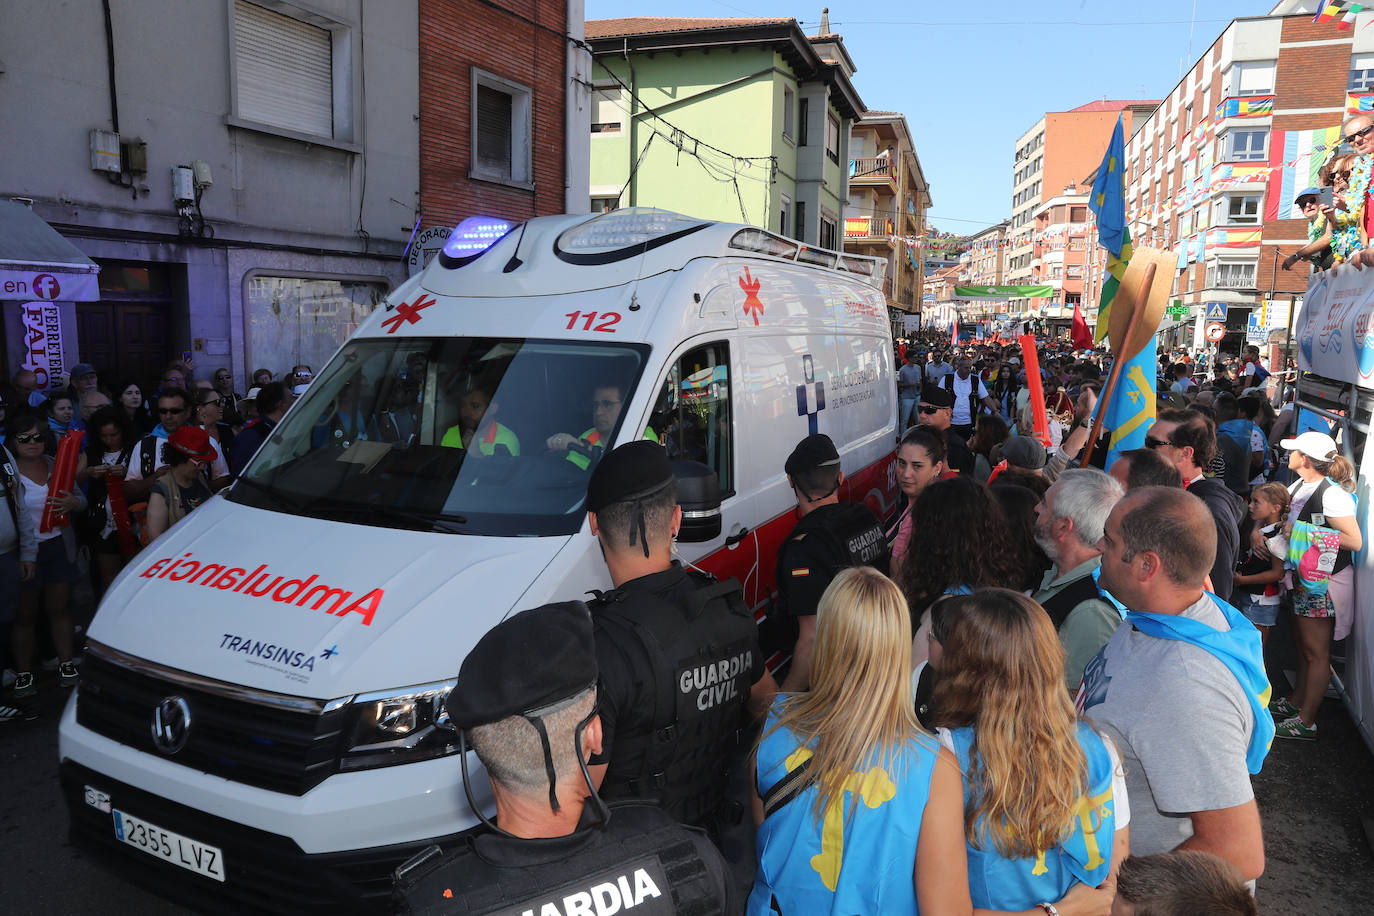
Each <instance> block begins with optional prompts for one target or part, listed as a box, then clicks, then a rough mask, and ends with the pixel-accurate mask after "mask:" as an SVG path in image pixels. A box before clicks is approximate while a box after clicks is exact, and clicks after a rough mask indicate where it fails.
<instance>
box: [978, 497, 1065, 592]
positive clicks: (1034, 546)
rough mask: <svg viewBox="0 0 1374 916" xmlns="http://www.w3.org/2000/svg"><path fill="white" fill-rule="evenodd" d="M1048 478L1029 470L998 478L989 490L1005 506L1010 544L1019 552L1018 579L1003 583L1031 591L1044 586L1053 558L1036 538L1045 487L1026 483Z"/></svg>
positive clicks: (1010, 586) (1017, 560)
mask: <svg viewBox="0 0 1374 916" xmlns="http://www.w3.org/2000/svg"><path fill="white" fill-rule="evenodd" d="M1044 480H1045V478H1043V477H1038V476H1036V475H1035V474H1034V473H1032V472H1027V473H1026V474H1024V475H1023V476H1021V477H1016V476H1012V477H1008V476H1007V475H1006V474H1003V475H1002V476H1001V477H998V478H997V480H996V481H995V482H994V483H993V485H992V486H991V487H989V488H988V492H989V493H991V494H992V497H993V498H994V499H996V500H997V504H998V505H999V506H1001V507H1002V514H1003V515H1004V516H1006V519H1007V535H1008V537H1007V542H1008V544H1007V546H1008V548H1009V549H1010V550H1011V552H1012V553H1013V554H1014V555H1015V556H1014V558H1013V559H1014V561H1015V565H1016V567H1017V569H1018V570H1019V571H1020V575H1019V577H1018V578H1016V579H1014V580H1012V581H1010V582H1004V583H1002V584H1003V585H1004V586H1006V587H1007V588H1013V589H1016V590H1017V591H1021V592H1031V591H1034V590H1035V589H1037V588H1039V587H1040V582H1041V580H1042V579H1043V578H1044V577H1045V573H1046V572H1048V571H1049V568H1050V566H1051V565H1052V564H1051V563H1050V558H1049V557H1047V556H1046V555H1045V551H1044V550H1042V549H1041V548H1040V544H1039V543H1038V542H1037V541H1036V540H1035V509H1036V507H1037V506H1039V505H1040V502H1041V500H1042V498H1043V494H1044V492H1045V490H1048V489H1049V488H1048V487H1045V490H1037V489H1035V488H1034V487H1033V486H1025V485H1023V483H1022V481H1024V483H1026V484H1032V483H1039V482H1043V481H1044Z"/></svg>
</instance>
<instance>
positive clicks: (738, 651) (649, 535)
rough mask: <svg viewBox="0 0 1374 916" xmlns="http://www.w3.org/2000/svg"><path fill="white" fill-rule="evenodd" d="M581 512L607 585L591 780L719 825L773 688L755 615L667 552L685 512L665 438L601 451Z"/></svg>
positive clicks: (730, 584)
mask: <svg viewBox="0 0 1374 916" xmlns="http://www.w3.org/2000/svg"><path fill="white" fill-rule="evenodd" d="M587 509H588V510H589V512H588V521H589V522H590V523H591V529H592V534H593V535H595V536H596V538H597V540H598V541H600V543H601V552H602V555H603V556H604V557H605V559H606V567H607V569H608V570H609V571H610V574H611V582H612V584H613V585H614V586H615V588H614V590H612V591H610V592H607V593H605V594H604V595H601V596H600V597H599V598H598V600H597V601H596V602H595V603H594V604H593V605H592V619H593V621H594V622H595V624H596V655H597V659H598V660H599V661H600V667H601V693H600V697H599V709H600V712H601V723H602V732H603V735H604V737H603V746H602V748H601V753H600V754H599V755H597V756H595V757H593V759H592V761H591V763H592V767H591V772H592V779H593V780H594V781H595V783H596V785H597V786H598V788H599V789H600V791H601V796H602V797H603V798H605V799H607V800H611V799H619V798H653V799H655V800H657V801H658V802H659V803H660V804H662V805H663V807H664V809H665V810H666V811H667V812H668V813H669V815H671V816H672V817H673V818H674V819H675V820H679V821H682V822H683V823H688V824H696V825H702V826H705V825H707V824H712V825H716V826H718V823H717V820H716V815H717V813H718V812H719V811H720V809H721V806H722V801H723V798H724V794H725V784H726V778H727V775H728V767H727V761H728V758H729V755H730V752H731V750H732V749H733V747H734V746H735V744H736V737H737V733H738V732H739V731H740V729H741V728H742V727H743V726H744V725H745V724H746V723H747V721H748V718H749V714H750V713H751V712H752V713H754V714H755V715H758V714H761V713H762V712H763V711H764V710H766V709H767V707H768V703H769V702H770V701H771V699H772V697H773V695H774V694H775V693H776V691H777V687H776V685H774V683H773V678H772V676H771V675H769V674H768V673H767V671H766V670H765V669H764V666H763V658H762V656H761V655H760V653H759V645H758V631H757V627H756V626H755V624H754V618H753V615H752V614H750V613H749V610H748V608H747V607H745V604H744V598H743V595H742V594H741V592H740V587H739V583H738V582H736V581H735V580H734V579H730V580H728V581H726V582H716V581H715V580H713V579H711V578H710V577H708V576H706V575H704V574H700V573H695V572H690V573H689V572H688V571H687V570H686V569H684V568H683V567H682V565H681V564H680V563H678V562H676V561H674V560H673V558H672V548H673V538H674V537H675V536H676V535H677V531H678V526H679V525H680V524H681V521H682V509H681V508H680V507H679V506H678V505H677V483H676V480H675V479H674V477H673V470H672V465H671V463H670V462H669V461H668V455H667V453H666V452H664V450H663V447H662V446H660V445H658V444H656V443H653V442H644V441H639V442H631V443H628V444H626V445H622V446H620V447H619V448H617V449H615V450H614V451H612V452H611V453H610V454H608V455H607V456H606V457H605V458H603V459H602V460H601V462H600V463H599V464H598V465H597V466H596V468H595V469H594V470H593V471H592V476H591V480H590V482H589V485H588V487H587ZM720 813H724V812H720Z"/></svg>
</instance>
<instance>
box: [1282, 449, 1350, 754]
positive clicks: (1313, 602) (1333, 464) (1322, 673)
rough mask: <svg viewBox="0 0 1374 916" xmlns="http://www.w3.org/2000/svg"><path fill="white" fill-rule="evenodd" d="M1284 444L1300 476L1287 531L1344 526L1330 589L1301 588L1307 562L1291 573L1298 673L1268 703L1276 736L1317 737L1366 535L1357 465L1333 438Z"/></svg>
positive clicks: (1346, 628) (1347, 626) (1294, 487)
mask: <svg viewBox="0 0 1374 916" xmlns="http://www.w3.org/2000/svg"><path fill="white" fill-rule="evenodd" d="M1279 444H1280V445H1281V446H1283V448H1285V449H1287V450H1288V467H1289V469H1290V470H1291V471H1292V472H1293V473H1294V474H1296V475H1297V476H1298V479H1297V480H1296V481H1295V482H1294V483H1293V485H1292V486H1291V487H1289V489H1288V492H1289V493H1291V494H1292V496H1293V504H1292V505H1291V506H1290V507H1289V510H1288V527H1287V531H1288V532H1289V533H1291V532H1292V531H1293V528H1294V526H1295V525H1296V524H1297V523H1299V522H1305V523H1307V524H1309V525H1313V526H1315V527H1317V528H1329V529H1333V530H1335V531H1337V532H1339V533H1340V549H1339V550H1337V551H1336V558H1335V565H1334V566H1333V567H1332V572H1331V578H1330V579H1328V580H1327V582H1326V583H1325V585H1326V590H1325V592H1323V593H1322V594H1320V595H1318V594H1316V592H1317V591H1318V589H1317V588H1314V587H1311V586H1309V587H1307V588H1304V587H1303V583H1302V579H1303V575H1302V570H1303V569H1304V568H1306V567H1307V565H1308V564H1307V563H1306V562H1304V563H1302V564H1300V567H1299V569H1298V570H1297V571H1296V572H1295V573H1294V575H1293V580H1294V588H1293V615H1294V621H1293V622H1294V624H1295V627H1294V633H1295V634H1296V636H1297V641H1298V672H1297V678H1296V681H1295V683H1294V684H1293V693H1292V695H1291V696H1287V697H1283V698H1281V699H1278V700H1275V701H1274V702H1273V703H1270V704H1269V710H1270V712H1272V713H1273V714H1274V717H1275V718H1276V719H1279V720H1280V721H1279V724H1278V727H1277V729H1276V730H1275V733H1274V734H1275V737H1278V738H1297V739H1300V740H1305V741H1313V740H1315V739H1316V737H1317V709H1318V708H1319V707H1320V706H1321V702H1322V697H1323V696H1324V695H1325V693H1326V685H1327V683H1328V682H1329V681H1330V679H1331V678H1330V672H1331V640H1332V639H1333V638H1335V639H1343V638H1345V637H1346V636H1347V635H1348V634H1349V633H1350V625H1351V622H1352V620H1353V612H1354V600H1353V599H1354V597H1355V592H1354V586H1355V570H1354V568H1353V567H1352V566H1351V554H1353V553H1355V552H1356V551H1358V550H1360V549H1361V548H1362V547H1363V546H1364V540H1363V538H1362V536H1361V534H1360V525H1359V521H1358V520H1357V519H1356V516H1355V498H1354V497H1353V496H1352V495H1351V494H1353V493H1354V492H1355V471H1354V468H1352V467H1351V465H1350V462H1349V461H1347V460H1346V459H1345V457H1344V456H1343V455H1342V454H1341V452H1340V449H1338V448H1337V446H1336V442H1335V440H1334V439H1332V438H1331V437H1330V436H1328V435H1326V434H1325V433H1319V432H1316V431H1311V430H1309V431H1308V432H1305V433H1303V434H1302V435H1300V436H1297V437H1296V438H1293V439H1284V440H1283V441H1282V442H1280V443H1279ZM1311 549H1313V550H1316V549H1317V548H1316V547H1315V546H1314V547H1313V548H1311Z"/></svg>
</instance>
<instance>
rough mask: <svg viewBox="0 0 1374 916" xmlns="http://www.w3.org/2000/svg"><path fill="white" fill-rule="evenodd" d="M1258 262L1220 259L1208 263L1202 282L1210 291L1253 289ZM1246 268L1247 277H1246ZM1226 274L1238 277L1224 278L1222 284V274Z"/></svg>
mask: <svg viewBox="0 0 1374 916" xmlns="http://www.w3.org/2000/svg"><path fill="white" fill-rule="evenodd" d="M1258 267H1259V265H1258V262H1256V261H1254V260H1230V259H1220V258H1218V259H1217V260H1215V261H1209V262H1208V263H1207V271H1206V276H1205V278H1204V281H1205V283H1206V285H1207V287H1208V288H1210V289H1254V288H1255V282H1256V279H1255V278H1256V273H1257V270H1258ZM1247 268H1248V273H1249V276H1248V278H1247V277H1246V272H1247V270H1246V269H1247ZM1223 272H1227V273H1231V274H1237V275H1238V276H1234V277H1228V278H1226V282H1224V283H1223V282H1222V280H1223V278H1222V273H1223Z"/></svg>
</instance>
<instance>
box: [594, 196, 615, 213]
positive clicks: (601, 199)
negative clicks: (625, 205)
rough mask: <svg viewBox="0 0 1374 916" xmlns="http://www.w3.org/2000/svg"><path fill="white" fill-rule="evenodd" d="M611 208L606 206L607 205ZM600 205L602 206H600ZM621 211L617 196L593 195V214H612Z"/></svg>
mask: <svg viewBox="0 0 1374 916" xmlns="http://www.w3.org/2000/svg"><path fill="white" fill-rule="evenodd" d="M608 202H609V203H610V206H609V207H608V206H605V204H606V203H608ZM598 204H600V205H601V206H598ZM619 209H620V198H619V197H618V196H617V195H615V194H593V195H591V212H592V213H610V212H611V211H612V210H619Z"/></svg>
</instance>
